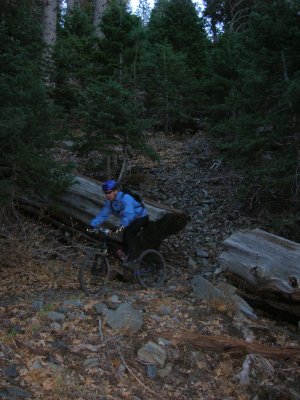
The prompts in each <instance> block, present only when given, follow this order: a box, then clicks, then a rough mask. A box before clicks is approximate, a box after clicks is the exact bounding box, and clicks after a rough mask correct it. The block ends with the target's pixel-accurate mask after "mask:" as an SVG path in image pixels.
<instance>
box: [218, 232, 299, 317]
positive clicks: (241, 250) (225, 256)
mask: <svg viewBox="0 0 300 400" xmlns="http://www.w3.org/2000/svg"><path fill="white" fill-rule="evenodd" d="M299 259H300V244H299V243H296V242H292V241H290V240H287V239H285V238H282V237H279V236H276V235H273V234H271V233H268V232H265V231H263V230H261V229H253V230H251V231H242V232H237V233H234V234H233V235H231V236H230V237H229V238H228V239H227V240H225V241H224V251H223V252H222V253H221V254H220V256H219V261H220V264H221V266H222V269H223V270H224V271H225V273H226V274H227V275H228V276H229V277H230V278H231V280H233V281H235V283H236V284H237V285H238V287H239V288H240V289H241V290H243V291H247V292H250V293H251V295H249V296H247V295H246V298H247V301H248V302H250V303H251V304H253V303H256V305H260V306H266V307H267V308H269V309H272V310H273V311H274V310H278V311H280V312H282V313H288V314H290V315H291V316H295V317H296V319H299V318H300V289H299V285H300V263H299ZM244 297H245V296H244ZM251 298H252V300H253V302H251V301H250V300H251Z"/></svg>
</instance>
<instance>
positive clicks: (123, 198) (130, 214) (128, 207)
mask: <svg viewBox="0 0 300 400" xmlns="http://www.w3.org/2000/svg"><path fill="white" fill-rule="evenodd" d="M102 190H103V192H104V193H105V195H106V200H105V202H104V206H103V207H102V209H101V210H100V212H99V213H98V214H97V215H96V216H95V217H94V218H93V219H92V220H91V221H90V226H91V227H93V228H96V227H98V226H100V225H102V224H103V223H104V222H105V221H107V219H108V218H109V216H110V215H111V214H113V215H116V216H117V217H119V219H120V222H121V225H120V226H119V227H118V228H117V230H118V231H120V230H123V229H124V235H123V241H124V243H125V246H126V248H127V256H126V257H123V265H124V266H131V265H132V262H133V260H132V257H133V251H134V244H135V237H136V234H137V233H138V231H139V230H140V228H141V227H143V226H145V225H147V223H148V221H149V216H148V211H147V209H146V207H145V206H144V205H143V204H142V203H140V202H138V201H137V200H136V199H135V198H134V197H133V196H131V195H130V194H128V193H124V192H122V190H121V189H120V185H119V183H118V182H117V181H115V180H114V179H111V180H108V181H106V182H105V183H104V184H103V185H102Z"/></svg>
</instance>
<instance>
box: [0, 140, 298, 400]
mask: <svg viewBox="0 0 300 400" xmlns="http://www.w3.org/2000/svg"><path fill="white" fill-rule="evenodd" d="M151 144H152V145H153V147H155V149H156V151H157V152H158V153H159V155H160V161H151V160H149V159H146V158H145V157H142V156H139V157H136V158H135V159H134V162H133V165H132V171H131V175H130V179H129V182H130V183H132V184H134V186H135V187H138V188H139V189H140V191H141V192H143V193H144V196H145V198H149V199H153V200H155V201H160V202H162V203H165V204H168V205H170V206H173V207H176V208H179V209H183V210H186V211H187V212H188V214H189V215H190V217H191V221H190V222H189V224H188V225H187V226H186V228H185V229H184V230H183V231H182V232H180V233H179V234H178V235H176V236H174V237H170V238H169V239H168V240H166V241H165V242H164V244H163V246H162V249H161V250H162V252H163V254H164V256H165V258H166V261H167V266H168V277H167V281H166V283H165V285H164V286H163V287H162V288H160V289H156V290H150V289H148V290H145V289H142V288H141V287H140V286H139V285H138V284H136V283H135V282H123V281H122V280H115V281H112V282H110V283H109V284H108V285H107V287H105V288H104V290H103V292H101V294H100V295H98V296H97V297H95V298H91V297H86V296H84V295H83V294H82V292H81V291H80V290H79V284H78V265H79V263H80V260H79V259H78V258H79V257H80V254H79V253H78V246H77V239H76V238H70V237H69V236H68V234H66V233H65V232H63V231H60V230H57V229H54V228H52V227H50V226H46V225H44V224H43V223H42V222H41V221H34V220H31V219H29V218H28V217H24V216H22V215H20V214H19V213H18V212H17V211H15V210H14V211H12V212H11V213H10V215H9V216H7V215H6V216H3V217H2V218H3V221H5V222H6V224H2V226H1V230H0V251H1V254H0V272H1V286H0V296H1V298H0V311H1V322H0V328H1V329H0V399H19V398H20V399H21V398H23V399H24V398H25V399H27V398H32V399H51V400H55V399H78V400H79V399H84V400H85V399H93V400H100V399H102V400H104V399H114V400H119V399H120V400H121V399H132V400H138V399H140V400H144V399H178V400H186V399H195V400H196V399H197V400H198V399H208V400H231V399H232V400H234V399H239V400H260V399H261V400H262V399H278V400H279V399H280V400H282V399H285V400H289V399H290V400H297V399H300V356H299V353H298V354H296V356H295V357H292V358H290V359H286V357H285V356H284V355H282V356H281V357H279V358H277V359H273V358H272V357H271V356H270V357H267V356H264V355H263V354H257V353H256V354H252V353H251V352H250V353H249V354H248V355H247V354H245V353H244V354H242V353H240V352H235V353H232V352H230V351H228V350H229V348H226V346H224V347H223V348H222V351H220V349H218V348H217V346H216V345H215V346H207V349H203V348H202V349H200V345H199V343H200V336H198V335H205V336H207V337H215V336H219V337H221V340H225V339H226V338H227V339H228V338H229V339H232V340H234V339H236V338H238V339H241V340H246V341H247V342H250V343H259V344H262V345H265V346H267V348H269V349H274V348H275V347H283V348H285V347H286V346H288V347H292V348H295V346H297V345H299V339H300V332H299V327H298V326H295V325H291V324H288V323H284V322H278V321H276V320H275V319H274V318H272V316H270V315H266V314H264V313H263V312H262V311H260V310H255V313H256V315H257V317H258V318H257V319H250V318H247V317H245V316H242V315H241V314H239V313H237V312H236V309H234V307H232V304H231V303H230V302H226V299H225V298H224V300H223V301H222V302H220V301H216V300H215V299H214V298H212V299H209V300H206V301H205V300H202V299H201V298H200V297H199V296H197V294H196V293H195V292H194V290H193V288H192V285H191V281H192V279H193V277H194V276H197V275H201V276H202V277H204V278H206V279H208V280H209V281H210V282H211V283H213V284H217V283H219V282H224V281H226V277H225V276H223V275H222V273H221V272H220V268H219V264H218V255H219V254H220V252H221V251H222V243H223V241H224V239H226V238H227V237H229V236H230V234H232V233H233V232H235V231H237V230H240V229H245V228H248V229H252V228H257V227H259V228H262V229H266V230H268V231H270V225H269V221H268V219H267V218H264V219H263V218H262V216H261V218H257V217H253V216H250V214H249V212H246V207H244V205H243V204H242V203H241V202H240V200H239V199H238V190H239V188H240V186H241V184H242V182H243V179H244V177H243V174H242V173H239V172H237V171H234V170H233V169H232V168H230V166H229V165H228V164H227V163H226V162H224V161H223V160H222V159H221V158H220V156H219V155H218V153H217V151H216V150H215V148H214V146H213V145H212V143H211V142H210V141H209V140H208V139H207V138H206V137H205V136H204V135H197V136H195V137H193V138H189V139H185V140H182V139H181V140H178V139H176V138H171V139H170V138H168V139H166V138H165V137H158V138H157V139H152V143H151ZM83 172H84V171H83ZM124 305H127V306H128V307H129V309H126V312H125V314H124V313H123V314H122V309H123V308H122V307H123V306H124ZM113 318H115V323H116V324H117V325H115V323H114V322H112V319H113ZM122 318H125V319H126V318H127V319H128V320H127V322H126V324H125V325H126V329H124V328H120V327H118V323H119V322H120V320H121V319H122ZM191 333H193V334H194V335H193V337H190V336H189V335H190V334H191ZM174 338H177V340H176V343H175V341H174V340H173V341H172V339H174Z"/></svg>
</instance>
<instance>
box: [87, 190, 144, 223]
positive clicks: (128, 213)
mask: <svg viewBox="0 0 300 400" xmlns="http://www.w3.org/2000/svg"><path fill="white" fill-rule="evenodd" d="M111 214H114V215H116V216H118V217H119V218H120V220H121V224H122V225H123V226H124V227H126V226H128V225H130V224H131V223H132V222H133V221H134V220H136V219H138V218H142V217H146V215H148V211H147V209H146V208H145V207H143V206H142V205H141V203H139V202H137V201H136V200H135V199H134V198H133V197H132V196H130V194H127V193H123V192H121V191H120V192H118V193H117V196H116V198H115V200H114V201H109V200H105V202H104V206H103V208H102V209H101V210H100V212H99V213H98V214H97V215H96V217H95V218H93V219H92V220H91V222H90V225H91V226H93V227H97V226H99V225H101V224H103V223H104V222H105V221H106V220H107V219H108V218H109V216H110V215H111Z"/></svg>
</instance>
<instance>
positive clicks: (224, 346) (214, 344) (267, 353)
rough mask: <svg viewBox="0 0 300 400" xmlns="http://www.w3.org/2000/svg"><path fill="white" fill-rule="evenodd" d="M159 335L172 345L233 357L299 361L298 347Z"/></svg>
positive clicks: (191, 335) (180, 334)
mask: <svg viewBox="0 0 300 400" xmlns="http://www.w3.org/2000/svg"><path fill="white" fill-rule="evenodd" d="M160 335H161V336H162V337H164V338H166V339H169V340H171V342H172V343H173V344H174V345H183V344H191V345H193V346H195V347H197V348H198V349H202V350H210V351H217V352H223V353H229V354H231V355H233V356H244V355H246V354H259V355H261V356H264V357H268V358H272V359H277V360H283V359H292V358H293V359H298V360H300V346H295V347H292V346H286V347H275V346H272V347H271V346H266V345H263V344H260V343H250V342H246V341H245V340H243V339H236V338H231V337H227V336H205V335H200V334H199V333H191V332H177V333H174V332H164V333H161V334H160Z"/></svg>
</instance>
